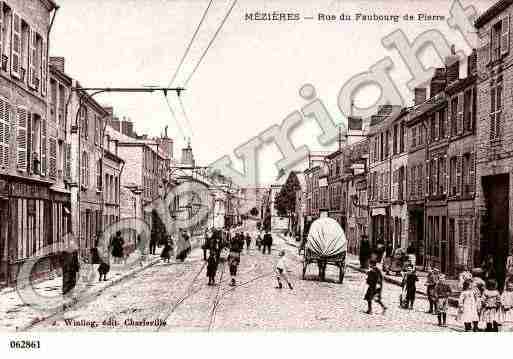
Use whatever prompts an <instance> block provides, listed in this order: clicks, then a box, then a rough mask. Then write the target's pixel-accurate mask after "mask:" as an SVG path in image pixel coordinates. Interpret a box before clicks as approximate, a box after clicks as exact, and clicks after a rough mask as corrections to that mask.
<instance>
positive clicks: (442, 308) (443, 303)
mask: <svg viewBox="0 0 513 359" xmlns="http://www.w3.org/2000/svg"><path fill="white" fill-rule="evenodd" d="M451 292H452V290H451V287H450V286H449V285H448V284H447V282H446V281H445V275H444V274H440V279H439V281H438V283H437V284H436V285H435V289H434V294H435V298H436V314H437V317H438V326H440V327H446V326H447V307H448V304H449V295H451Z"/></svg>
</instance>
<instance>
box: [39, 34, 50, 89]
mask: <svg viewBox="0 0 513 359" xmlns="http://www.w3.org/2000/svg"><path fill="white" fill-rule="evenodd" d="M47 73H48V63H47V61H46V41H44V40H43V41H42V42H41V85H40V86H41V95H43V96H46V91H47V86H48V77H47Z"/></svg>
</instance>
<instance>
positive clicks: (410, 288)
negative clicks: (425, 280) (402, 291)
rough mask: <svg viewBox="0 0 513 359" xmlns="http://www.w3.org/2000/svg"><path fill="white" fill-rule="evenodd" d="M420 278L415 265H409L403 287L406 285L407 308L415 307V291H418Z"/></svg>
mask: <svg viewBox="0 0 513 359" xmlns="http://www.w3.org/2000/svg"><path fill="white" fill-rule="evenodd" d="M418 280H419V278H418V277H417V274H416V272H415V269H414V268H413V266H411V265H410V266H408V268H407V271H406V275H405V276H404V279H403V287H406V308H407V309H413V304H414V302H415V293H416V292H417V282H418Z"/></svg>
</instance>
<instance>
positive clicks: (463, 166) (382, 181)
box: [368, 153, 475, 201]
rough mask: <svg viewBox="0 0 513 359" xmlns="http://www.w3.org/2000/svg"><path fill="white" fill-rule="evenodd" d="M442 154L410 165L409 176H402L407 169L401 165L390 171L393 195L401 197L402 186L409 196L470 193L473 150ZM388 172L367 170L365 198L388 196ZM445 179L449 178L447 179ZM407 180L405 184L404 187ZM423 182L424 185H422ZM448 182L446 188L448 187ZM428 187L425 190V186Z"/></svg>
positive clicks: (401, 198) (472, 191)
mask: <svg viewBox="0 0 513 359" xmlns="http://www.w3.org/2000/svg"><path fill="white" fill-rule="evenodd" d="M449 166H450V168H449V173H447V158H446V157H445V156H441V157H438V158H432V159H431V160H430V161H429V162H428V164H427V166H426V168H427V171H428V173H425V171H426V168H425V167H424V166H423V165H422V164H417V165H413V166H409V172H408V175H409V178H405V173H406V170H405V168H404V167H401V168H399V169H397V170H396V171H394V172H393V177H392V192H393V198H392V199H397V200H403V199H404V195H405V193H404V188H408V193H409V199H410V200H421V199H423V198H424V196H442V195H447V189H449V196H459V195H461V196H471V195H473V194H474V193H475V154H473V153H465V154H463V155H461V156H453V157H451V158H450V159H449ZM388 176H389V173H388V172H382V173H378V172H371V173H370V174H369V193H368V198H369V200H372V201H386V200H388V199H389V197H388V182H389V180H388ZM447 181H448V182H447ZM405 182H407V183H406V187H404V185H405ZM425 186H426V187H425ZM447 186H449V188H447ZM425 188H426V189H427V191H426V192H424V189H425Z"/></svg>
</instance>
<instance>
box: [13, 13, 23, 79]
mask: <svg viewBox="0 0 513 359" xmlns="http://www.w3.org/2000/svg"><path fill="white" fill-rule="evenodd" d="M20 66H21V19H20V16H19V15H18V14H15V13H14V12H13V14H12V21H11V74H12V75H13V76H14V77H16V78H18V79H19V78H20Z"/></svg>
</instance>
